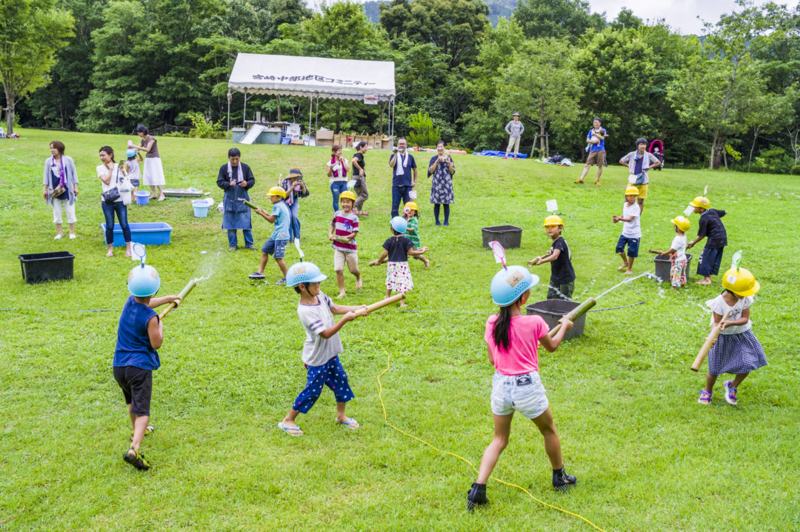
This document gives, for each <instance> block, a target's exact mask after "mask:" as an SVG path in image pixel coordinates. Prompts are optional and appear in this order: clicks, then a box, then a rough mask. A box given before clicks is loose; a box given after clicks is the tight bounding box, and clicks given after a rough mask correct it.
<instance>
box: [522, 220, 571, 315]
mask: <svg viewBox="0 0 800 532" xmlns="http://www.w3.org/2000/svg"><path fill="white" fill-rule="evenodd" d="M542 225H543V226H544V230H545V232H546V233H547V236H549V237H550V239H551V240H552V244H551V245H550V251H548V252H547V253H545V254H544V256H541V257H536V258H534V259H533V260H531V261H530V262H528V266H539V265H541V264H544V263H546V262H549V263H550V287H549V288H548V289H547V299H566V300H570V299H572V293H573V292H574V291H575V269H574V268H573V267H572V253H571V252H570V250H569V246H568V245H567V241H566V240H564V238H563V237H562V236H561V232H562V231H563V230H564V220H562V219H561V217H560V216H555V215H552V216H548V217H547V218H545V219H544V224H542Z"/></svg>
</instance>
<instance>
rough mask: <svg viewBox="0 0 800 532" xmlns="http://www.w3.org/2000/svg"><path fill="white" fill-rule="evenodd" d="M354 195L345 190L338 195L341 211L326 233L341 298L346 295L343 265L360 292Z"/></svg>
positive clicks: (356, 217) (334, 217) (337, 212)
mask: <svg viewBox="0 0 800 532" xmlns="http://www.w3.org/2000/svg"><path fill="white" fill-rule="evenodd" d="M355 201H356V195H355V194H353V193H352V192H350V191H349V190H345V191H344V192H342V193H341V194H340V195H339V203H340V204H341V206H342V208H341V210H338V211H336V214H335V215H334V216H333V220H332V221H331V227H330V230H329V231H328V240H330V241H331V247H332V248H333V270H334V271H335V272H336V283H337V284H338V285H339V295H338V296H337V298H343V297H344V296H346V295H347V294H346V293H345V290H344V265H345V263H347V269H348V270H350V273H352V274H353V275H354V276H355V278H356V291H358V290H361V270H359V269H358V246H357V244H356V235H357V234H358V216H356V215H355V213H354V212H353V204H354V203H355Z"/></svg>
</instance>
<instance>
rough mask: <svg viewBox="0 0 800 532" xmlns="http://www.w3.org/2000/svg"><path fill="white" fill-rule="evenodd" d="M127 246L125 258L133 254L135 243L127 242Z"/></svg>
mask: <svg viewBox="0 0 800 532" xmlns="http://www.w3.org/2000/svg"><path fill="white" fill-rule="evenodd" d="M125 246H126V247H127V251H125V256H126V257H130V256H131V254H132V253H133V242H127V243H126V244H125Z"/></svg>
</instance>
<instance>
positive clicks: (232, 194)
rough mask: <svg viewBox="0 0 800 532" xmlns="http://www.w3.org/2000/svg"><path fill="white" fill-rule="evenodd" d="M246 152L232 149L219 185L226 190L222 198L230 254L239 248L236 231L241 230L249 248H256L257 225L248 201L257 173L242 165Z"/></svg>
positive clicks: (223, 167)
mask: <svg viewBox="0 0 800 532" xmlns="http://www.w3.org/2000/svg"><path fill="white" fill-rule="evenodd" d="M241 159H242V152H240V151H239V148H231V149H230V150H228V162H227V163H226V164H223V165H222V166H220V167H219V173H218V174H217V186H218V187H219V188H221V189H222V190H224V191H225V195H224V197H223V198H222V206H223V208H224V211H223V213H222V228H223V229H225V230H227V231H228V251H236V250H237V249H239V239H238V238H237V236H236V231H237V230H241V231H242V236H243V237H244V247H245V249H256V248H255V246H253V223H252V221H251V220H250V208H249V207H248V206H247V205H245V204H244V201H242V200H247V201H250V195H249V194H248V193H247V191H248V190H250V189H251V188H253V186H255V184H256V178H255V177H253V171H252V170H250V167H249V166H247V165H246V164H244V163H243V162H241Z"/></svg>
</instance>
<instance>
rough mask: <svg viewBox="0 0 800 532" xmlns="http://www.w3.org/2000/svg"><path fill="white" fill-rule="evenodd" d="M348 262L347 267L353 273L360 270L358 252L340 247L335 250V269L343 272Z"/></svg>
mask: <svg viewBox="0 0 800 532" xmlns="http://www.w3.org/2000/svg"><path fill="white" fill-rule="evenodd" d="M345 263H347V269H348V270H350V273H352V274H353V275H355V274H356V272H357V271H358V253H355V252H354V253H345V252H344V251H339V250H338V249H334V250H333V271H335V272H343V271H344V265H345Z"/></svg>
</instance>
